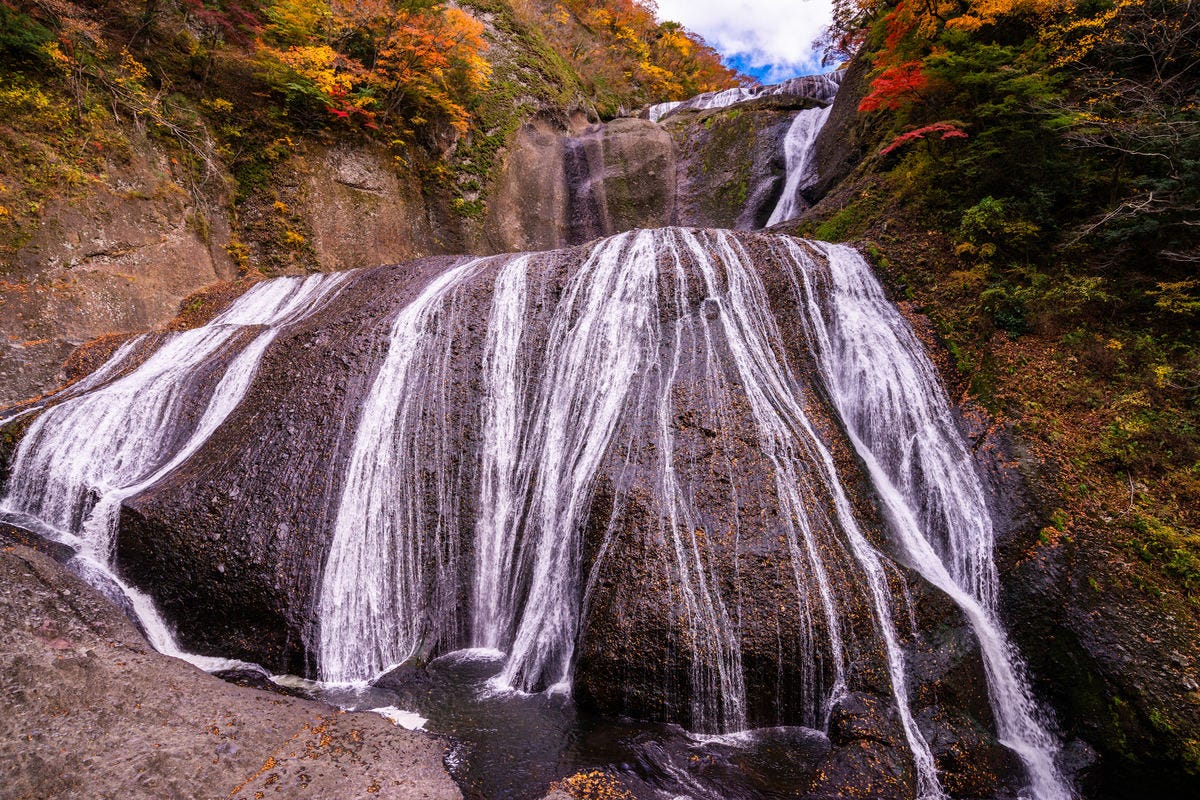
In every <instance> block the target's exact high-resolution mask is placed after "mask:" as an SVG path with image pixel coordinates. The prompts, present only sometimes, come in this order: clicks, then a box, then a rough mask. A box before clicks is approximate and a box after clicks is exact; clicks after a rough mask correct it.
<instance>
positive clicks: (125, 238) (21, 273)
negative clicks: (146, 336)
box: [0, 140, 236, 406]
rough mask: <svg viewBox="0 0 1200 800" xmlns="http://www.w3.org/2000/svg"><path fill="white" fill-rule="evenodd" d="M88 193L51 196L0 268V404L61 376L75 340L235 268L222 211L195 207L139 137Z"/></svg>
mask: <svg viewBox="0 0 1200 800" xmlns="http://www.w3.org/2000/svg"><path fill="white" fill-rule="evenodd" d="M107 177H108V181H107V183H106V184H104V185H103V186H101V187H99V188H97V189H96V190H95V191H94V192H92V193H91V194H89V195H88V196H86V197H84V198H81V199H78V200H72V201H66V200H61V201H60V200H56V201H53V202H52V203H50V204H49V206H48V207H47V208H46V209H45V211H44V213H43V221H42V224H41V226H40V227H39V228H38V229H37V230H35V231H33V233H32V235H31V237H30V238H29V239H28V241H26V242H25V243H24V244H23V245H22V246H21V247H20V248H19V249H18V250H17V252H16V254H15V257H14V259H13V262H12V263H11V264H8V265H5V266H6V267H7V269H4V270H2V272H4V273H5V274H4V277H3V279H2V280H0V290H2V294H0V406H3V405H7V404H9V403H13V402H16V401H19V400H22V399H25V398H27V397H31V396H33V395H36V394H40V393H41V392H43V391H45V390H47V389H49V388H50V387H52V386H55V385H57V384H58V383H60V382H61V381H62V380H63V379H64V377H65V376H64V374H63V370H62V364H63V362H64V361H66V359H67V356H68V355H70V353H71V351H72V350H74V349H75V347H77V346H78V345H80V344H82V343H84V342H86V341H88V340H90V339H93V338H95V337H97V336H101V335H103V334H109V333H117V332H125V331H137V330H146V329H148V328H153V327H156V326H158V325H161V324H163V323H165V322H167V321H168V320H169V319H171V318H172V317H173V316H175V314H176V313H177V312H178V310H179V301H180V300H182V299H183V298H184V297H186V296H187V295H189V294H191V293H192V292H194V291H196V290H197V289H200V288H201V287H203V286H207V285H208V284H212V283H216V282H217V281H220V280H227V279H230V278H232V277H233V276H234V274H235V272H236V269H235V267H234V265H233V263H232V262H231V261H230V259H229V257H228V256H227V255H226V254H225V251H224V249H223V248H224V245H225V244H226V242H227V241H228V224H227V223H226V221H225V217H224V215H223V212H221V211H216V212H215V213H213V211H212V210H211V209H208V208H205V207H203V205H201V204H198V203H197V202H195V200H194V199H193V197H192V195H190V194H189V193H188V191H187V190H185V188H184V186H183V184H182V179H177V178H176V177H175V176H174V175H173V174H172V166H171V164H170V163H169V160H168V158H167V157H166V156H165V155H164V154H162V153H160V152H159V151H158V150H156V149H155V147H154V146H153V145H152V144H150V143H149V142H147V141H145V140H143V141H141V142H140V143H138V144H137V146H136V147H134V148H133V149H132V151H131V153H130V157H129V159H128V160H125V161H121V162H114V163H112V164H110V165H109V172H108V176H107Z"/></svg>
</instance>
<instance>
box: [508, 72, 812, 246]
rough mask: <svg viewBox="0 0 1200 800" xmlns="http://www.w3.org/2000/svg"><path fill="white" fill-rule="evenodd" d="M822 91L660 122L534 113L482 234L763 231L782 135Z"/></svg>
mask: <svg viewBox="0 0 1200 800" xmlns="http://www.w3.org/2000/svg"><path fill="white" fill-rule="evenodd" d="M822 86H823V84H822ZM819 88H820V87H817V86H812V85H809V83H806V82H801V83H800V84H798V85H797V86H796V87H795V91H796V93H783V94H779V95H767V96H763V97H760V98H757V99H749V100H745V101H743V102H740V103H738V104H737V105H736V106H733V107H715V108H692V107H682V108H680V109H679V110H676V111H674V112H673V113H671V114H670V115H669V116H668V117H666V118H665V119H664V120H663V121H662V123H661V124H656V123H654V122H651V121H649V120H646V119H615V120H613V121H611V122H609V123H606V124H603V125H590V126H582V127H580V126H576V127H573V128H572V127H564V126H563V125H561V124H555V122H554V121H552V120H550V119H543V120H535V121H533V122H530V123H529V124H527V125H525V126H524V127H523V128H522V129H521V130H520V132H519V133H518V134H517V136H516V138H515V142H514V144H513V146H512V147H511V148H510V150H509V154H508V158H507V160H506V163H505V166H504V168H503V170H502V172H501V173H500V174H499V176H498V177H497V179H496V181H495V184H494V188H493V190H492V193H491V195H490V201H489V206H488V209H489V212H488V218H487V220H486V221H485V225H484V227H485V236H486V240H487V242H488V244H489V246H490V247H491V248H492V249H493V250H494V251H496V252H511V251H522V250H542V249H550V248H555V247H565V246H571V245H577V244H582V243H584V242H587V241H591V240H593V239H596V238H599V237H601V236H611V235H613V234H616V233H620V232H622V231H627V230H634V229H636V228H655V227H662V226H665V225H682V226H692V225H694V226H700V227H713V228H728V229H734V230H755V229H758V228H762V227H763V226H764V225H765V224H766V223H767V220H768V219H769V218H770V216H771V212H772V210H773V209H774V208H775V204H776V202H777V201H778V200H779V196H780V194H781V192H782V191H783V187H784V179H785V172H786V163H785V158H784V148H783V139H784V136H785V134H786V133H787V131H788V128H789V126H790V124H791V122H792V120H793V119H794V118H795V115H796V113H797V112H798V111H801V110H804V109H808V108H813V107H816V106H821V105H824V104H825V103H827V102H828V100H829V98H828V97H827V96H826V95H825V94H824V93H822V92H821V91H818V89H819ZM806 92H808V93H807V94H806Z"/></svg>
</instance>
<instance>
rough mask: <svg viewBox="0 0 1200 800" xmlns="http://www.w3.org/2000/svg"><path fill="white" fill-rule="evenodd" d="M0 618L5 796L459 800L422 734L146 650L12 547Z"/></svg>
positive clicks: (99, 608) (124, 627) (97, 602)
mask: <svg viewBox="0 0 1200 800" xmlns="http://www.w3.org/2000/svg"><path fill="white" fill-rule="evenodd" d="M0 618H2V619H4V620H5V624H4V626H3V629H2V630H0V784H2V785H3V786H4V789H3V795H4V796H5V797H6V798H12V800H23V799H24V798H29V800H35V799H38V798H46V797H95V798H163V797H231V798H253V797H263V796H284V797H333V796H341V795H346V794H351V795H354V796H367V795H373V796H377V797H388V798H405V800H410V799H411V800H415V798H423V799H424V798H430V799H432V798H438V799H439V800H458V798H460V797H461V795H460V793H459V791H458V788H457V787H456V786H455V785H454V783H453V781H451V779H450V777H449V775H448V774H447V773H446V771H445V768H444V767H443V766H442V758H443V753H444V751H443V747H442V745H441V743H439V742H438V741H436V740H434V739H433V738H431V737H428V736H426V735H424V734H420V733H414V732H410V731H406V730H404V729H402V728H398V727H396V726H395V725H393V724H392V723H390V722H388V721H387V720H385V719H384V718H383V717H380V716H378V715H375V714H370V713H360V714H345V713H341V712H338V711H336V710H334V709H331V708H329V707H328V706H324V705H321V704H319V703H314V702H310V701H307V700H300V699H296V698H291V697H282V696H280V695H278V694H274V693H268V692H264V691H260V690H256V689H244V688H241V687H238V686H233V685H231V684H229V683H225V682H224V681H221V680H219V679H217V678H214V677H212V676H210V675H207V674H205V673H203V672H201V671H200V670H198V669H196V668H195V667H193V666H191V665H190V664H187V663H185V662H182V661H178V660H176V659H173V658H169V657H167V656H162V655H159V654H158V653H156V652H154V651H153V650H152V649H151V648H150V646H149V645H148V644H147V643H146V642H145V640H143V639H142V637H141V635H140V634H139V633H138V632H137V630H136V629H135V628H134V627H133V625H131V624H130V622H129V621H128V620H126V619H125V618H124V617H123V616H122V615H121V613H120V612H119V611H118V610H117V609H116V608H115V607H113V606H112V605H111V604H110V603H109V602H108V601H107V600H106V599H105V598H103V597H101V596H100V595H98V594H97V593H96V592H95V590H93V589H92V588H91V587H89V586H88V585H87V584H85V583H84V582H83V581H81V580H79V579H78V578H76V577H75V576H74V575H72V574H70V573H68V572H66V571H64V570H63V569H62V567H60V566H58V565H57V564H55V563H54V562H53V561H51V560H50V559H49V558H47V557H46V556H44V555H42V554H41V553H37V552H35V551H33V550H30V549H28V548H25V547H22V546H20V545H8V546H5V547H3V548H2V549H0Z"/></svg>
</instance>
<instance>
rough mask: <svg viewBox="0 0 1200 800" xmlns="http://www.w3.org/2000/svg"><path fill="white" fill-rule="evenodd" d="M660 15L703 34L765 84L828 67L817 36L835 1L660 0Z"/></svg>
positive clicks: (730, 60)
mask: <svg viewBox="0 0 1200 800" xmlns="http://www.w3.org/2000/svg"><path fill="white" fill-rule="evenodd" d="M657 5H658V18H659V19H661V20H674V21H675V22H681V23H683V25H684V26H685V27H686V28H688V29H689V30H691V31H693V32H695V33H698V34H700V35H701V36H703V37H704V39H705V41H707V42H708V43H709V44H710V45H712V46H713V47H715V48H716V49H717V51H718V52H719V53H720V54H721V55H722V56H723V57H724V60H725V63H726V64H728V65H729V66H731V67H734V68H736V69H738V70H739V71H741V72H744V73H746V74H747V75H753V76H754V77H755V78H758V79H759V80H760V81H762V82H763V83H778V82H779V81H782V80H786V79H788V78H794V77H796V76H797V75H810V74H812V73H814V72H823V71H825V70H824V69H823V68H822V67H821V54H820V53H818V52H815V51H814V50H813V44H812V43H813V40H814V39H816V38H817V36H818V35H819V34H820V33H821V31H822V30H824V29H825V26H827V25H828V24H829V17H830V8H831V2H830V0H657Z"/></svg>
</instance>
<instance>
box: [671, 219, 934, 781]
mask: <svg viewBox="0 0 1200 800" xmlns="http://www.w3.org/2000/svg"><path fill="white" fill-rule="evenodd" d="M714 238H715V239H716V242H715V243H714V244H715V245H716V247H717V249H718V252H719V253H720V261H721V263H722V264H723V265H724V268H725V280H726V286H727V291H726V294H725V296H724V297H723V298H721V300H720V301H719V302H720V304H721V306H722V309H723V310H724V309H727V310H728V313H726V314H722V315H721V318H722V319H723V320H726V322H725V326H724V327H725V332H726V335H727V337H728V341H729V344H730V348H731V350H732V351H733V354H734V360H735V362H736V363H737V366H738V370H739V372H740V373H741V376H742V379H743V381H744V385H745V389H746V394H747V396H748V398H749V400H750V404H751V407H752V408H753V411H754V418H755V422H756V423H757V425H758V432H759V438H760V443H761V446H762V447H763V449H764V450H765V451H766V453H767V455H768V456H769V457H770V458H771V460H772V462H773V463H774V465H775V468H776V470H775V475H776V482H777V485H778V487H779V496H780V499H781V500H782V501H783V502H784V504H785V508H786V509H787V511H788V512H789V516H790V517H791V518H792V519H794V520H797V521H799V522H800V523H801V529H802V531H803V534H804V539H805V544H806V547H807V549H808V552H809V554H810V556H809V557H810V559H811V561H812V563H813V566H814V569H816V571H817V575H818V578H819V581H820V585H821V594H822V599H823V601H824V602H825V603H826V605H827V606H828V605H830V602H829V601H828V600H827V599H826V595H827V594H828V592H829V589H828V578H827V577H826V576H825V574H824V570H823V569H822V568H821V566H820V564H821V558H820V556H818V555H817V554H816V553H815V552H814V543H813V542H812V541H811V535H810V533H809V530H808V525H807V524H805V521H806V518H807V517H808V512H807V511H806V504H805V497H803V496H802V495H801V493H800V492H799V491H798V490H797V489H798V487H799V486H801V485H803V484H802V480H801V474H802V469H803V464H802V463H801V462H800V461H799V459H797V458H796V455H795V449H796V446H797V445H799V447H800V448H802V449H805V450H807V451H808V452H809V453H811V454H812V455H813V456H815V461H816V463H817V464H818V465H819V466H820V467H821V468H822V470H823V473H824V474H823V476H822V477H823V479H824V480H823V483H824V488H825V489H826V490H827V491H828V492H830V493H831V494H832V497H833V500H834V505H835V509H836V512H837V519H838V522H839V524H840V525H841V527H842V530H843V532H844V534H845V535H846V538H847V541H848V543H849V546H850V548H851V550H852V551H853V553H854V556H855V558H856V559H857V561H858V563H859V565H860V567H861V568H862V570H863V573H864V575H865V577H866V580H867V584H868V588H869V590H870V594H871V598H872V601H873V604H874V606H875V612H876V623H877V625H878V626H879V628H880V630H881V632H882V634H883V638H884V643H885V647H886V651H887V652H886V656H887V661H888V668H889V672H890V677H891V680H892V690H893V696H894V698H895V700H896V707H897V710H898V711H899V714H900V721H901V724H902V726H903V728H904V734H905V736H906V737H907V739H908V743H909V747H910V749H911V750H912V754H913V760H914V765H915V767H916V772H917V791H918V796H919V797H922V798H938V797H944V796H945V795H944V792H943V791H942V788H941V784H940V783H939V781H938V779H937V770H936V768H935V766H934V763H933V755H932V753H931V752H930V750H929V745H928V743H927V742H926V741H925V738H924V736H923V735H922V734H921V732H920V730H919V729H918V728H917V725H916V722H915V720H914V719H913V717H912V713H911V711H910V710H909V706H908V689H907V674H906V670H905V664H904V654H903V652H902V650H901V649H900V644H899V641H898V637H897V635H896V629H895V624H894V622H893V619H892V611H891V602H890V592H889V590H888V588H887V582H886V576H885V575H884V571H883V561H882V559H881V558H880V556H879V554H878V553H877V552H876V551H875V549H874V548H873V547H872V546H871V545H870V544H869V543H868V542H867V540H866V538H865V537H864V536H863V535H862V533H861V531H860V530H859V527H858V523H857V521H856V520H855V518H854V514H853V512H852V511H851V510H850V502H849V500H848V499H847V497H846V494H845V491H844V490H843V488H842V483H841V479H840V477H839V475H838V473H837V468H836V466H835V464H834V460H833V457H832V455H831V454H830V452H829V450H828V448H826V447H825V445H824V443H823V442H822V441H821V440H820V438H819V437H818V436H817V434H816V432H815V431H814V430H813V428H812V425H811V423H810V422H809V420H808V417H807V415H806V414H805V412H804V408H803V406H804V399H803V398H802V397H800V396H798V395H797V394H796V392H795V391H794V389H793V388H792V387H793V386H795V380H794V379H793V378H791V377H790V376H789V375H788V374H787V372H786V370H785V368H784V367H783V366H782V365H781V364H780V363H779V362H778V360H777V359H776V358H775V356H774V349H773V347H772V343H773V342H776V341H778V340H779V339H780V334H779V332H778V330H777V329H776V328H775V323H774V322H773V320H772V319H771V318H770V317H769V316H768V315H767V314H765V313H764V311H765V310H766V309H767V308H768V307H769V306H768V303H767V299H766V295H765V293H764V292H763V289H762V287H761V285H760V284H759V282H758V279H757V273H755V272H754V271H753V270H752V269H751V268H750V259H749V258H748V256H747V255H746V254H745V252H744V250H742V249H741V248H740V247H738V246H737V245H736V244H735V243H734V242H733V240H732V238H731V237H730V236H729V235H728V234H714ZM689 246H690V247H691V249H692V251H693V253H695V255H696V258H697V260H698V261H699V263H700V264H701V267H702V269H703V270H704V274H705V282H706V288H707V289H708V291H709V293H710V295H716V294H717V292H718V291H719V288H718V282H717V280H716V277H715V274H714V272H715V270H714V266H715V265H714V264H713V261H712V260H711V259H710V258H708V257H707V250H706V249H705V248H703V247H701V246H700V244H699V242H698V241H696V240H695V239H692V240H691V241H689ZM792 536H793V537H794V536H795V533H794V532H793V533H792ZM837 627H838V626H837V624H836V621H835V620H831V621H830V628H831V630H836V629H837ZM831 646H832V647H833V648H834V652H835V653H837V654H838V655H839V658H840V657H842V656H841V654H840V653H839V651H840V650H841V643H840V641H832V642H831ZM838 679H839V683H840V681H841V680H842V677H841V668H840V666H839V675H838ZM840 688H841V687H840V686H839V685H836V684H835V689H834V692H833V693H832V694H831V698H830V702H831V703H835V702H836V701H837V699H838V697H837V695H838V693H839V690H840Z"/></svg>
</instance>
